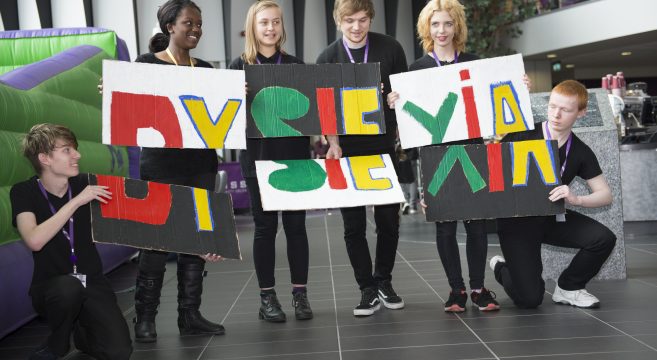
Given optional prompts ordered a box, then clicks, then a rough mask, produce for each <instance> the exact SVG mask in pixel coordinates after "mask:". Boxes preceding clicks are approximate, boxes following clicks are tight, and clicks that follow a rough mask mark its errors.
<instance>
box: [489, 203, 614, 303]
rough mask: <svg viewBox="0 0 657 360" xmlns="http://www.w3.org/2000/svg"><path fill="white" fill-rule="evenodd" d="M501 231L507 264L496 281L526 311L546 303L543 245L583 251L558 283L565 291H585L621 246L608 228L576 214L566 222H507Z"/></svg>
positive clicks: (499, 226) (498, 270)
mask: <svg viewBox="0 0 657 360" xmlns="http://www.w3.org/2000/svg"><path fill="white" fill-rule="evenodd" d="M497 229H498V230H497V231H498V235H499V237H500V245H501V247H502V253H503V254H504V258H505V259H506V264H504V265H502V266H497V267H496V269H495V279H496V280H497V281H498V282H499V283H500V284H501V285H502V286H504V290H505V291H506V293H507V294H508V295H509V297H510V298H511V299H512V300H513V302H514V303H515V304H516V305H517V306H518V307H522V308H535V307H537V306H538V305H540V304H541V303H542V302H543V293H544V292H545V282H544V281H543V278H542V277H541V274H542V272H543V264H542V262H541V244H542V243H545V244H550V245H554V246H561V247H568V248H575V249H580V250H579V251H578V252H577V254H576V255H575V257H574V258H573V259H572V261H571V262H570V265H568V267H567V268H566V269H565V270H564V271H563V272H562V273H561V276H559V279H558V281H557V284H558V285H559V287H560V288H562V289H564V290H579V289H584V288H585V287H586V284H587V283H588V282H589V281H590V280H591V279H592V278H593V277H594V276H595V275H596V274H597V273H598V271H600V268H601V267H602V265H603V264H604V262H605V261H606V260H607V258H608V257H609V254H611V251H612V250H613V249H614V245H615V244H616V236H615V235H614V233H613V232H611V230H609V229H608V228H607V227H606V226H604V225H602V224H601V223H599V222H597V221H595V220H593V219H591V218H589V217H588V216H585V215H582V214H580V213H578V212H575V211H571V210H567V211H566V222H557V221H556V220H555V217H554V216H540V217H522V218H507V219H498V220H497Z"/></svg>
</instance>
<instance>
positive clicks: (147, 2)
mask: <svg viewBox="0 0 657 360" xmlns="http://www.w3.org/2000/svg"><path fill="white" fill-rule="evenodd" d="M163 3H164V0H139V1H137V9H136V11H137V26H138V29H137V31H138V32H139V34H138V35H137V36H139V53H138V54H135V55H134V56H133V59H134V58H136V57H137V56H136V55H139V54H144V53H147V52H148V41H149V40H150V38H151V36H153V35H154V34H155V33H158V32H160V26H159V24H158V22H157V9H158V8H159V7H160V5H161V4H163Z"/></svg>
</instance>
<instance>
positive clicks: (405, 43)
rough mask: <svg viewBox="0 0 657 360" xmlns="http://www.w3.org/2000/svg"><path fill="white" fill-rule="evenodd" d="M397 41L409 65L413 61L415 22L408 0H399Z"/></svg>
mask: <svg viewBox="0 0 657 360" xmlns="http://www.w3.org/2000/svg"><path fill="white" fill-rule="evenodd" d="M396 38H397V41H399V43H400V44H401V46H402V48H404V53H405V54H406V62H407V63H408V65H411V64H412V63H413V62H414V61H415V24H413V14H412V9H411V2H410V1H404V0H402V1H400V2H399V6H398V9H397V36H396Z"/></svg>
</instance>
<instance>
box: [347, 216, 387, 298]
mask: <svg viewBox="0 0 657 360" xmlns="http://www.w3.org/2000/svg"><path fill="white" fill-rule="evenodd" d="M340 211H341V212H342V221H343V222H344V241H345V243H346V245H347V254H348V255H349V261H350V262H351V267H352V268H353V269H354V276H355V277H356V282H357V283H358V287H359V288H360V289H361V290H363V289H365V288H367V287H374V286H376V285H377V284H378V283H379V282H381V281H384V280H391V279H392V275H391V274H392V269H393V267H394V266H395V257H396V255H397V244H398V243H399V204H388V205H378V206H374V222H375V224H376V258H375V259H374V274H372V257H371V256H370V248H369V246H368V245H367V238H366V236H365V230H366V229H367V213H366V209H365V207H364V206H357V207H350V208H342V209H340Z"/></svg>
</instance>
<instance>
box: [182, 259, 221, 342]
mask: <svg viewBox="0 0 657 360" xmlns="http://www.w3.org/2000/svg"><path fill="white" fill-rule="evenodd" d="M199 260H200V262H198V263H181V262H179V263H178V329H179V330H180V335H194V334H213V335H223V334H224V333H225V332H226V330H225V329H224V327H223V326H222V325H221V324H215V323H213V322H211V321H209V320H207V319H205V318H204V317H203V315H201V313H200V312H199V311H198V309H199V307H200V306H201V294H202V293H203V272H204V271H203V269H204V268H205V262H204V261H203V260H202V259H199Z"/></svg>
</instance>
